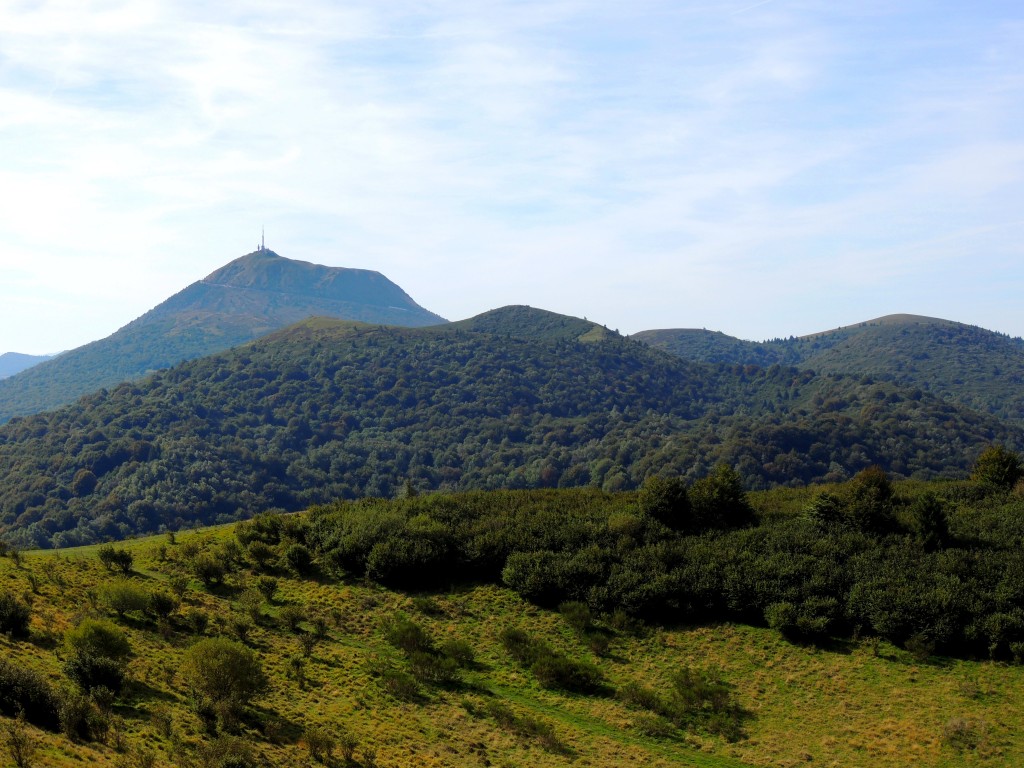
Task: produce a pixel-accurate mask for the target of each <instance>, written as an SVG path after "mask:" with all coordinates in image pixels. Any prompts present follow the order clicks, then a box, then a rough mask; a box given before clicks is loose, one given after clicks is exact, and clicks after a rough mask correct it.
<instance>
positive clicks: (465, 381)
mask: <svg viewBox="0 0 1024 768" xmlns="http://www.w3.org/2000/svg"><path fill="white" fill-rule="evenodd" d="M474 327H477V328H486V329H487V331H480V330H472V329H473V328H474ZM993 441H1001V442H1005V443H1007V444H1009V445H1011V446H1017V445H1024V440H1022V436H1021V433H1020V432H1019V431H1015V430H1013V429H1009V428H1006V427H1005V426H1004V425H1002V424H1001V423H1000V422H999V421H998V420H997V419H995V418H993V417H991V416H984V415H981V414H978V413H976V412H973V411H970V410H967V409H963V408H957V407H954V406H952V405H950V404H948V403H945V402H943V401H941V400H939V399H937V398H935V397H934V396H931V395H929V394H927V393H923V392H920V391H907V390H904V389H901V388H899V387H897V386H894V385H892V384H890V383H886V382H873V381H865V380H862V379H861V378H860V377H857V378H854V377H844V376H839V375H836V376H815V375H813V374H810V373H808V372H800V371H797V370H795V369H789V368H782V367H780V366H774V367H772V368H768V369H764V368H757V367H753V366H750V367H746V368H745V367H743V366H729V365H709V364H704V363H694V362H689V361H684V360H681V359H679V358H677V357H674V356H672V355H668V354H666V353H663V352H660V351H657V350H653V349H651V348H650V347H648V346H646V345H644V344H640V343H638V342H634V341H631V340H628V339H624V338H622V337H619V336H616V335H615V334H613V333H610V332H607V331H605V330H604V329H601V328H600V327H599V326H594V325H593V324H590V323H586V322H585V321H579V320H576V319H574V318H567V317H564V316H560V315H556V314H554V313H550V312H544V311H542V310H530V309H527V308H523V307H510V308H506V309H502V310H495V311H494V312H490V313H485V314H484V315H482V316H480V317H478V318H474V319H472V320H470V321H466V322H464V323H457V324H451V325H442V326H435V327H430V328H397V327H387V326H370V325H366V324H360V323H354V322H349V321H340V320H331V319H325V318H316V319H313V320H309V321H304V322H302V323H299V324H297V325H295V326H291V327H289V328H287V329H285V330H282V331H277V332H275V333H272V334H270V335H269V336H266V337H264V338H262V339H260V340H257V341H255V342H252V343H250V344H247V345H244V346H240V347H237V348H235V349H232V350H229V351H227V352H222V353H219V354H217V355H213V356H210V357H206V358H203V359H200V360H194V361H190V362H187V363H183V364H181V365H179V366H176V367H174V368H171V369H169V370H166V371H160V372H157V373H155V374H154V375H153V376H151V377H150V378H149V379H146V380H144V381H139V382H134V383H126V384H122V385H119V386H117V387H115V388H113V389H111V390H109V391H107V390H103V391H100V392H97V393H95V394H93V395H90V396H88V397H85V398H83V399H81V400H79V401H78V402H77V403H75V404H73V405H71V406H67V407H65V408H62V409H60V410H57V411H54V412H50V413H44V414H37V415H35V416H30V417H24V418H19V419H15V420H12V421H11V422H10V423H8V424H6V425H4V426H2V427H0V478H3V479H2V481H0V530H2V531H3V532H4V535H5V536H7V537H8V538H13V539H15V540H17V541H19V542H21V543H23V544H31V545H33V546H54V545H56V546H70V545H74V544H78V543H87V542H91V541H96V540H103V539H105V538H107V537H116V538H123V537H126V536H130V535H134V534H137V533H141V532H147V531H156V530H159V529H161V528H163V527H167V528H172V529H177V528H182V527H187V526H191V525H195V524H199V523H211V522H227V521H230V520H236V519H239V518H242V517H246V516H249V515H252V514H255V513H257V512H260V511H263V510H267V509H274V508H279V509H286V510H297V509H301V508H304V507H306V506H308V505H309V504H313V503H320V502H323V501H327V500H330V499H335V498H356V497H363V496H383V497H390V496H394V495H396V494H398V493H401V492H403V490H405V489H407V488H410V489H414V490H436V489H444V490H452V489H486V488H539V487H556V486H559V487H561V486H587V485H593V486H597V487H600V488H603V489H605V490H608V491H615V490H620V489H624V488H633V487H636V486H638V485H639V484H641V483H642V482H643V480H644V478H645V477H647V476H649V475H652V474H659V473H665V474H669V475H680V476H683V477H686V478H688V479H694V478H697V477H701V476H703V475H704V474H706V473H707V472H709V471H710V470H711V468H712V467H713V466H714V465H715V464H716V463H718V462H720V461H724V462H727V463H728V464H731V465H733V466H736V467H737V468H738V469H739V471H740V472H741V473H742V475H743V476H744V478H745V480H746V481H747V483H748V484H749V486H750V487H767V486H770V485H776V484H780V483H784V484H785V483H810V482H821V481H830V480H842V479H845V478H848V477H849V476H851V475H852V474H854V473H855V472H857V471H859V470H860V469H863V468H864V467H866V466H868V465H871V464H874V463H878V464H881V465H882V466H883V467H885V468H886V469H887V470H889V471H891V472H892V473H894V475H896V476H914V477H921V478H926V477H932V476H936V475H945V476H949V475H952V476H964V475H965V474H966V472H967V470H968V468H969V467H970V466H971V463H972V462H973V460H974V459H975V457H976V456H977V455H978V454H979V453H980V452H981V450H982V449H983V447H984V446H986V445H987V444H989V443H990V442H993Z"/></svg>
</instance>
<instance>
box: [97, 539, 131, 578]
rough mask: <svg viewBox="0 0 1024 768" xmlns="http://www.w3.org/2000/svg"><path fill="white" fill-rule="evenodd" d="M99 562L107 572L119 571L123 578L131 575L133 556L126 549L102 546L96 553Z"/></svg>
mask: <svg viewBox="0 0 1024 768" xmlns="http://www.w3.org/2000/svg"><path fill="white" fill-rule="evenodd" d="M96 555H97V557H99V559H100V562H101V563H103V566H104V567H105V568H106V569H107V570H108V571H113V570H119V571H121V573H123V574H124V575H125V576H127V575H128V574H129V573H131V570H132V563H133V562H134V561H135V558H134V556H133V555H132V553H131V552H129V551H128V550H127V549H119V548H116V547H114V546H113V545H112V544H104V545H103V546H102V547H100V548H99V550H98V551H97V553H96Z"/></svg>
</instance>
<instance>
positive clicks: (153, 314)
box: [0, 250, 445, 423]
mask: <svg viewBox="0 0 1024 768" xmlns="http://www.w3.org/2000/svg"><path fill="white" fill-rule="evenodd" d="M313 315H322V316H328V317H338V318H343V319H347V320H358V321H361V322H366V323H382V324H387V325H400V326H423V325H435V324H437V323H443V322H445V320H444V318H442V317H440V316H438V315H435V314H433V313H431V312H428V311H426V310H425V309H423V308H422V307H420V306H419V305H418V304H416V302H414V301H413V300H412V299H411V298H409V296H408V295H407V294H406V293H405V292H404V291H403V290H402V289H401V288H399V287H398V286H397V285H395V284H394V283H392V282H391V281H390V280H388V279H387V278H386V277H384V276H383V275H381V274H380V273H378V272H371V271H369V270H363V269H341V268H335V267H324V266H320V265H317V264H309V263H307V262H302V261H293V260H290V259H285V258H283V257H281V256H279V255H277V254H276V253H274V252H273V251H269V250H261V251H256V252H253V253H250V254H248V255H246V256H242V257H241V258H239V259H235V260H234V261H232V262H231V263H229V264H227V265H225V266H224V267H222V268H220V269H218V270H217V271H216V272H213V273H212V274H210V275H209V276H207V277H206V278H204V279H203V280H200V281H199V282H197V283H193V284H192V285H190V286H189V287H187V288H185V289H184V290H182V291H180V292H179V293H176V294H175V295H174V296H172V297H170V298H169V299H167V300H166V301H165V302H163V303H161V304H160V305H158V306H157V307H155V308H153V309H152V310H150V311H149V312H147V313H146V314H144V315H143V316H142V317H140V318H138V319H137V320H134V321H132V322H131V323H129V324H128V325H126V326H125V327H124V328H121V329H120V330H119V331H117V332H115V333H113V334H112V335H110V336H108V337H107V338H105V339H102V340H100V341H94V342H92V343H91V344H86V345H85V346H83V347H78V348H77V349H73V350H70V351H68V352H65V353H64V354H62V355H60V356H59V357H58V358H55V359H53V360H50V361H48V362H45V363H41V364H40V365H37V366H34V367H32V368H30V369H28V370H26V371H24V372H22V373H20V374H19V375H17V376H13V377H11V378H9V379H5V380H3V381H0V423H2V422H4V421H7V420H8V419H10V418H11V417H13V416H23V415H27V414H30V413H38V412H40V411H44V410H48V409H50V408H55V407H57V406H59V405H63V404H65V403H69V402H71V401H73V400H74V399H76V398H78V397H81V396H82V395H85V394H88V393H90V392H94V391H96V390H98V389H100V388H101V387H110V386H114V385H116V384H119V383H120V382H122V381H128V380H133V379H138V378H139V377H141V376H144V375H145V374H147V373H151V372H152V371H154V370H158V369H161V368H168V367H170V366H172V365H175V364H177V363H180V362H182V361H183V360H191V359H195V358H198V357H204V356H206V355H209V354H213V353H214V352H219V351H221V350H224V349H228V348H230V347H233V346H236V345H238V344H242V343H244V342H247V341H251V340H252V339H255V338H257V337H259V336H262V335H264V334H266V333H269V332H270V331H273V330H276V329H278V328H282V327H284V326H287V325H290V324H291V323H294V322H297V321H299V320H302V319H304V318H307V317H310V316H313Z"/></svg>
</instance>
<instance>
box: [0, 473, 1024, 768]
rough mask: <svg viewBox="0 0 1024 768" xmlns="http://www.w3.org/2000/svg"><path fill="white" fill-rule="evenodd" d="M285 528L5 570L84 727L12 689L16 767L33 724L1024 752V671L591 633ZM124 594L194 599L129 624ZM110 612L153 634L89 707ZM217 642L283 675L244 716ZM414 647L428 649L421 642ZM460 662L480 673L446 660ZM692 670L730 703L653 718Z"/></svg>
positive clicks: (509, 744)
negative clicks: (327, 550) (84, 690)
mask: <svg viewBox="0 0 1024 768" xmlns="http://www.w3.org/2000/svg"><path fill="white" fill-rule="evenodd" d="M829 490H830V491H831V492H833V493H839V494H841V493H843V490H842V489H837V488H833V489H829ZM921 490H922V489H908V490H899V493H908V494H916V493H919V492H921ZM809 497H810V494H808V493H807V492H804V491H773V492H770V493H765V494H760V495H754V496H753V497H752V502H753V504H754V506H755V508H756V509H757V511H758V513H759V516H761V517H762V518H764V519H774V520H776V521H782V520H784V519H785V518H787V517H789V516H791V515H792V511H791V510H794V509H800V508H801V507H802V506H803V505H805V504H806V501H807V499H808V498H809ZM552 498H553V497H552ZM581 498H582V497H581ZM538 499H539V500H540V501H541V503H544V497H538ZM583 500H584V501H585V502H586V499H585V498H584V499H583ZM621 501H622V500H620V501H619V502H616V503H615V504H614V505H613V507H614V511H613V512H612V514H610V515H609V514H607V513H605V516H606V517H607V519H606V520H605V521H604V523H605V524H606V525H609V526H612V528H614V529H615V530H617V531H618V532H619V534H620V535H626V534H625V532H626V531H627V530H628V528H629V525H628V520H626V519H625V518H624V517H623V515H626V516H627V517H628V516H629V515H630V514H635V510H634V512H633V513H630V512H629V511H628V510H629V507H628V504H627V505H626V506H625V507H623V506H622V505H621ZM549 502H550V499H549ZM591 502H593V503H594V504H595V505H596V508H593V507H592V508H591V509H590V512H589V513H588V514H589V515H590V516H592V517H593V518H594V519H595V520H600V519H602V512H601V509H600V506H601V504H604V505H605V506H607V503H608V502H607V501H605V502H601V501H600V499H599V497H591ZM587 503H589V502H587ZM1018 506H1019V504H1018ZM1013 508H1014V509H1016V507H1013ZM999 509H1000V508H999V507H998V506H992V505H989V506H987V507H986V506H984V505H982V507H979V508H977V509H974V508H969V507H965V508H964V513H965V515H964V518H963V521H962V522H958V521H959V520H960V518H958V517H957V516H956V515H954V516H953V522H954V523H955V524H957V525H966V526H968V527H969V526H972V525H980V526H982V527H983V528H984V529H985V530H992V529H991V526H990V525H989V523H991V522H992V521H993V520H994V519H995V517H992V518H991V519H989V520H988V522H982V521H978V520H976V519H975V518H977V517H978V516H979V515H980V516H982V517H985V516H993V515H994V516H996V517H1002V515H1003V514H1004V513H1003V512H1000V511H999ZM986 510H987V511H986ZM412 519H413V520H414V521H415V520H416V518H412ZM264 522H265V523H267V524H266V525H262V524H261V525H260V526H256V527H249V528H246V529H237V530H236V529H235V528H233V527H230V526H227V527H219V528H215V529H208V530H203V531H196V532H192V533H187V534H179V535H177V536H175V537H167V536H159V537H154V538H150V539H142V540H135V541H129V542H124V543H123V544H120V545H118V548H120V549H121V551H123V552H127V553H128V554H130V556H131V562H130V565H129V567H128V569H127V570H128V573H127V575H126V576H120V575H118V574H116V573H114V572H112V571H111V570H110V569H108V568H106V567H104V565H103V561H102V560H101V558H100V557H99V555H100V554H101V552H102V550H101V549H99V548H97V547H90V548H82V549H77V550H68V551H65V552H59V553H54V552H33V553H22V554H19V555H18V556H17V557H16V558H12V557H6V558H0V596H7V597H10V598H13V600H14V601H15V602H16V603H18V604H21V605H23V606H29V607H30V608H29V610H30V620H29V625H28V630H29V631H28V633H27V636H20V635H17V634H16V635H11V636H7V635H3V634H0V658H2V659H3V660H4V662H6V663H8V664H12V665H16V666H17V667H18V668H19V669H24V670H32V671H34V672H36V673H37V674H38V675H39V676H40V677H41V678H42V679H43V681H44V683H45V685H47V686H48V687H50V688H51V689H52V690H53V691H54V692H56V694H57V695H58V697H59V698H60V701H62V702H64V703H63V704H62V710H61V711H62V712H63V713H64V715H63V716H62V718H63V719H62V720H61V723H63V724H64V727H66V728H68V729H70V730H72V731H73V733H72V734H71V735H69V734H66V733H63V732H62V730H61V726H60V725H59V724H54V725H52V726H48V727H39V726H37V725H35V724H33V723H31V722H30V723H27V724H19V723H18V722H17V721H16V720H14V719H13V717H12V713H11V712H9V711H7V710H6V709H4V707H6V706H7V703H8V702H9V701H10V698H9V697H10V696H11V695H17V694H11V692H10V690H9V689H6V688H5V689H3V692H2V694H0V755H2V756H3V757H2V759H3V760H5V761H10V759H11V758H10V754H9V748H10V742H11V734H12V733H13V734H20V735H21V736H22V737H23V738H24V741H23V744H24V746H25V749H26V750H27V751H28V753H29V754H30V755H31V762H29V763H28V764H30V765H34V766H59V765H71V764H83V765H97V766H137V765H146V766H227V765H233V766H256V765H261V766H295V765H317V764H324V765H334V766H360V767H361V768H371V767H372V766H379V767H380V768H397V767H398V766H409V765H416V766H425V767H427V768H440V767H442V766H444V767H447V766H467V765H468V766H507V767H512V766H524V767H525V766H536V767H537V768H548V767H549V766H550V767H555V766H579V765H589V766H594V768H611V767H612V766H655V767H656V768H661V767H664V768H668V766H692V767H693V768H740V766H796V765H807V764H810V765H825V766H843V767H846V768H856V767H858V766H870V767H871V768H903V766H906V765H909V764H912V765H915V766H922V767H933V766H934V767H936V768H939V767H942V768H945V767H947V766H948V767H950V768H952V767H953V766H1006V765H1017V764H1020V763H1021V761H1022V760H1024V734H1022V733H1021V731H1020V729H1019V727H1018V724H1019V722H1020V719H1021V717H1022V716H1024V667H1021V666H1020V665H1019V664H1010V663H1005V662H1002V661H996V662H993V661H971V660H958V659H952V658H943V657H935V656H928V655H927V654H923V655H922V654H919V653H918V654H916V655H915V654H913V653H910V652H908V651H906V650H903V649H901V648H897V647H895V646H893V645H890V644H889V643H888V642H885V641H879V640H878V639H877V638H873V637H871V636H870V635H869V634H868V633H865V635H864V637H863V639H861V640H854V641H849V642H844V643H837V644H831V645H825V646H816V645H799V644H794V643H792V642H788V641H786V640H784V639H782V637H781V636H780V635H779V634H778V633H777V632H775V631H773V630H769V629H765V628H759V627H754V626H746V625H740V624H733V623H697V624H692V625H685V624H671V625H667V626H666V625H649V626H646V627H644V626H640V625H637V624H635V623H632V622H629V621H623V620H621V619H617V618H615V617H613V616H608V615H602V616H597V617H596V618H595V619H594V622H593V623H592V624H591V628H590V629H588V630H587V631H586V632H583V633H581V631H580V628H579V627H580V622H579V621H578V619H573V616H578V613H577V614H573V613H571V612H570V611H568V609H566V610H564V611H562V612H561V613H559V612H554V611H550V610H546V609H543V608H540V607H538V606H537V605H535V604H533V603H530V602H527V601H525V600H524V599H523V598H522V597H520V596H519V595H517V594H516V593H515V592H513V591H511V590H510V589H508V588H505V587H501V586H495V585H489V584H486V583H472V582H471V581H470V582H459V583H456V584H453V585H451V586H447V587H442V588H440V589H436V590H434V591H431V592H416V593H409V592H404V591H400V590H395V589H388V588H385V587H383V586H381V584H379V583H377V582H375V581H373V580H370V579H366V578H363V577H362V576H361V575H360V574H346V573H344V572H339V571H336V570H335V569H333V568H332V567H331V566H330V563H329V562H327V561H326V560H324V559H323V558H318V559H316V560H314V562H313V563H312V564H311V565H310V566H308V567H307V566H305V565H303V563H304V562H305V561H303V559H302V558H301V557H298V556H296V555H295V554H294V550H295V549H296V547H299V546H301V544H300V542H301V541H303V540H305V537H306V534H305V533H303V530H304V525H303V518H302V517H300V516H289V517H287V518H278V519H277V520H276V521H275V525H274V526H271V525H269V522H270V519H269V518H267V519H264ZM1007 522H1009V521H1007ZM776 525H782V523H781V522H777V523H776ZM480 533H481V535H484V532H483V531H481V532H480ZM428 536H429V533H428V532H427V531H424V532H422V533H421V536H420V537H419V538H418V540H420V541H422V540H425V538H424V537H428ZM698 539H699V537H698ZM570 554H571V553H570ZM211 562H212V563H214V564H219V565H220V566H221V567H222V568H223V571H219V572H216V573H215V572H214V571H211V569H210V563H211ZM956 567H957V568H959V569H960V571H961V572H966V570H969V569H970V568H969V566H967V565H966V564H961V565H960V566H956ZM965 569H966V570H965ZM300 572H303V573H305V575H300ZM204 577H205V579H204ZM113 585H121V592H123V591H124V587H125V585H127V587H128V589H129V591H132V590H134V591H135V592H137V593H140V594H143V595H153V594H160V595H165V596H167V597H168V598H170V600H169V602H168V603H167V604H166V605H165V606H164V607H163V608H162V609H161V610H154V608H153V606H154V605H159V603H156V602H153V601H152V600H150V601H149V602H145V601H144V602H143V603H141V604H140V605H139V606H138V607H137V608H130V609H128V610H126V611H124V613H123V615H119V614H118V613H117V611H116V610H115V608H116V605H117V603H115V602H113V599H112V595H115V594H120V593H115V592H113V591H112V590H111V587H112V586H113ZM268 587H269V588H268ZM1013 599H1018V598H1013ZM4 604H5V605H6V604H7V603H4ZM86 619H101V620H103V621H106V622H108V623H109V624H113V625H115V626H116V627H117V628H118V629H119V630H120V631H121V632H122V633H123V634H124V636H125V637H126V638H127V640H128V642H129V644H130V647H131V655H130V657H129V659H128V661H127V668H126V671H127V682H126V684H125V687H124V689H123V690H122V691H121V692H120V693H119V694H117V695H110V694H108V693H105V692H102V691H95V692H93V693H92V694H91V695H82V694H81V693H80V692H79V691H78V688H77V687H76V685H75V684H74V683H73V682H72V680H71V678H70V677H69V673H68V670H69V669H70V668H71V667H70V665H69V663H70V661H71V660H72V657H73V656H74V653H73V651H72V650H71V648H70V647H69V646H68V645H67V644H66V643H65V642H64V638H65V636H66V635H67V633H68V631H69V630H70V629H72V628H73V627H75V626H76V625H78V624H79V623H81V622H82V621H83V620H86ZM399 622H401V624H402V625H403V626H404V627H405V628H406V629H405V632H404V633H403V634H396V632H395V627H396V625H397V624H398V623H399ZM410 627H413V628H414V629H415V631H413V629H410ZM510 627H513V628H516V629H518V630H520V631H521V632H523V633H525V634H526V635H527V636H529V637H530V638H533V639H534V640H536V641H540V642H543V643H545V644H546V645H547V646H548V647H549V649H551V651H553V652H554V653H555V654H557V655H561V656H562V657H564V658H567V659H570V660H573V661H574V662H575V663H582V664H585V665H589V666H590V667H592V668H593V669H594V670H595V671H596V674H598V675H599V676H600V678H601V680H602V681H603V682H602V687H601V688H600V689H596V690H593V691H590V692H586V693H580V692H575V693H574V692H569V691H566V690H564V689H560V688H558V687H552V686H550V685H546V684H544V683H543V678H542V677H541V676H540V673H539V672H538V671H537V669H538V668H536V667H529V666H528V665H524V664H523V663H521V662H519V661H517V660H516V658H515V657H514V655H513V654H512V653H510V650H509V646H508V644H507V642H505V641H504V640H503V637H504V636H505V630H507V629H508V628H510ZM597 637H600V638H603V640H602V642H600V643H595V641H594V639H595V638H597ZM209 638H224V639H227V640H230V641H231V642H233V643H237V644H240V645H241V646H243V647H244V648H246V649H248V651H249V652H250V653H252V654H253V656H254V658H255V659H256V661H257V663H258V664H259V666H260V667H261V668H262V670H263V672H264V673H265V676H266V679H267V685H266V689H265V690H264V691H263V692H262V693H260V694H259V696H258V697H254V698H253V699H252V700H251V701H250V702H248V703H247V704H245V705H244V706H240V707H237V708H236V709H235V710H232V711H231V712H228V711H227V710H226V709H224V708H222V709H219V710H218V709H214V710H210V711H205V713H204V710H203V709H202V707H201V706H199V702H198V699H197V697H196V695H195V693H194V692H193V691H192V690H191V689H190V680H189V677H188V674H187V666H188V665H187V663H186V659H188V658H189V656H190V654H191V653H192V651H190V649H191V648H192V647H193V646H194V645H195V644H196V643H197V642H198V641H200V640H208V639H209ZM396 638H404V639H402V640H398V641H397V642H396ZM413 646H415V647H416V648H419V649H427V650H421V651H418V652H419V653H420V654H421V655H420V656H416V653H417V651H412V652H410V651H408V650H402V648H403V647H405V648H410V647H413ZM436 649H442V650H440V651H439V650H436ZM443 658H450V659H456V658H457V659H458V660H459V661H458V663H457V664H456V665H455V667H454V668H453V667H451V666H449V667H447V668H446V669H447V671H445V670H443V669H441V670H439V668H438V664H439V663H440V660H441V659H443ZM431 660H433V661H431ZM684 668H690V669H698V670H707V671H709V674H710V675H711V678H709V679H714V680H716V681H718V683H719V684H721V685H723V686H724V687H723V688H722V689H721V690H722V693H720V694H716V697H717V698H715V699H713V700H712V699H703V700H702V699H700V698H699V697H698V699H697V700H698V701H703V702H704V703H703V704H700V705H698V707H697V709H696V710H693V709H691V710H690V711H691V713H693V719H692V720H691V721H690V724H689V725H685V726H682V727H679V726H675V725H673V724H672V723H670V722H667V721H666V720H665V719H664V718H659V717H657V716H654V715H652V713H651V712H649V711H645V709H644V705H643V704H642V702H643V701H645V700H646V699H644V697H643V696H642V695H641V694H640V692H642V691H647V692H648V693H646V694H644V695H645V696H647V698H648V699H649V698H650V697H651V696H655V697H658V696H660V697H668V696H669V695H670V690H671V681H672V680H673V676H674V675H677V674H678V673H679V672H680V670H681V669H684ZM0 674H8V673H6V672H4V671H2V670H0ZM712 701H717V702H718V703H712ZM72 705H73V706H72ZM720 711H735V712H740V713H742V716H741V718H740V721H739V722H740V724H741V728H740V729H739V730H738V731H729V732H728V736H726V735H723V734H722V731H721V726H722V723H720V722H717V721H715V720H714V718H711V717H710V716H709V713H710V712H720Z"/></svg>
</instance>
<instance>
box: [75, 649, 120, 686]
mask: <svg viewBox="0 0 1024 768" xmlns="http://www.w3.org/2000/svg"><path fill="white" fill-rule="evenodd" d="M64 674H65V675H67V676H68V678H69V679H70V680H72V681H73V682H75V683H76V684H77V685H78V687H79V688H81V689H82V691H83V692H84V693H86V694H90V695H91V694H92V693H93V691H95V690H96V689H99V688H105V689H107V690H109V691H112V692H113V693H114V694H118V693H120V692H121V689H122V688H123V687H124V681H125V666H124V664H122V663H121V662H119V661H117V660H116V659H111V658H108V657H106V656H95V655H93V654H91V653H82V652H79V653H75V654H74V655H72V656H69V657H68V659H67V660H66V661H65V662H64Z"/></svg>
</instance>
